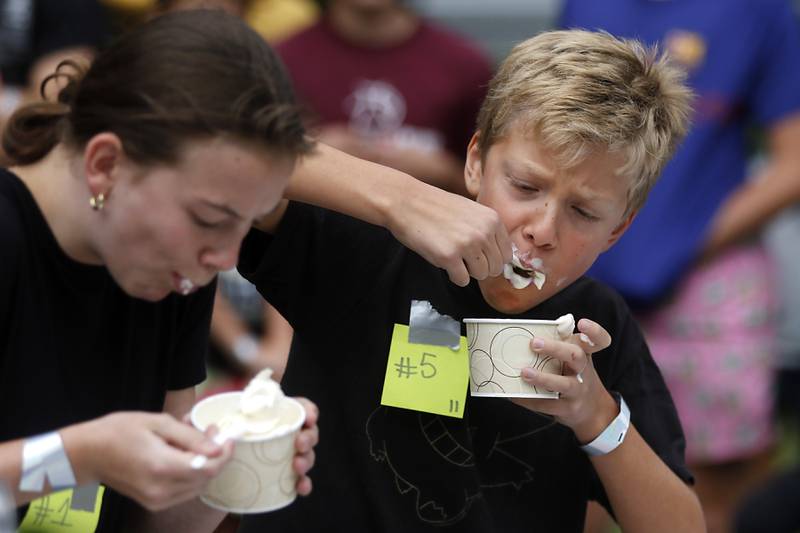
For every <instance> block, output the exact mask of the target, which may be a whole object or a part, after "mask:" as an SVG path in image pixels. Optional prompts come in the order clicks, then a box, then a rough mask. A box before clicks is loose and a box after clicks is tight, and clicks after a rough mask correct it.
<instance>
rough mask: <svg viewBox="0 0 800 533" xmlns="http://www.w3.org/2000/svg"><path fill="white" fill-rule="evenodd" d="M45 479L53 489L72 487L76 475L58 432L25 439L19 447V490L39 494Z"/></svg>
mask: <svg viewBox="0 0 800 533" xmlns="http://www.w3.org/2000/svg"><path fill="white" fill-rule="evenodd" d="M45 478H47V480H48V481H49V482H50V487H52V488H53V489H54V490H59V489H64V488H68V487H74V486H75V484H76V483H75V474H74V473H73V472H72V465H71V464H70V462H69V457H67V452H66V451H64V442H63V441H62V440H61V435H59V434H58V432H57V431H53V432H51V433H45V434H43V435H38V436H36V437H31V438H29V439H26V440H25V442H24V443H23V445H22V475H21V476H20V481H19V490H20V491H25V492H42V490H44V481H45Z"/></svg>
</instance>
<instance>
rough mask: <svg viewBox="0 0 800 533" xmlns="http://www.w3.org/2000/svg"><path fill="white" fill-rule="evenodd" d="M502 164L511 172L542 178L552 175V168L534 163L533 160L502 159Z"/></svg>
mask: <svg viewBox="0 0 800 533" xmlns="http://www.w3.org/2000/svg"><path fill="white" fill-rule="evenodd" d="M503 165H504V166H505V167H506V168H505V170H506V172H511V173H512V174H522V175H524V176H541V177H544V178H552V177H553V176H554V173H553V171H552V170H550V169H548V168H546V167H544V166H542V165H540V164H538V163H536V162H535V161H504V162H503Z"/></svg>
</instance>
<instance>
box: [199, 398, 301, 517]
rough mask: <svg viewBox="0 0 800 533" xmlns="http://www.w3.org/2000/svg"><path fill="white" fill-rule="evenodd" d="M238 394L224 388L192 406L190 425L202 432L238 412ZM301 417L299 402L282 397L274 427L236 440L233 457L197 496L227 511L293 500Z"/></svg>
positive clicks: (280, 504)
mask: <svg viewBox="0 0 800 533" xmlns="http://www.w3.org/2000/svg"><path fill="white" fill-rule="evenodd" d="M241 394H242V393H241V392H226V393H222V394H216V395H214V396H209V397H208V398H205V399H204V400H202V401H200V402H199V403H197V405H195V406H194V408H192V412H191V415H190V418H191V421H192V424H193V425H194V426H195V427H196V428H197V429H199V430H200V431H205V429H206V428H207V427H208V426H210V425H211V424H216V423H218V422H219V421H220V420H221V419H222V417H224V416H225V415H227V414H229V413H233V412H236V411H237V409H238V407H239V397H240V396H241ZM305 418H306V412H305V410H304V409H303V406H302V405H301V404H300V402H298V401H297V400H294V399H292V398H286V399H285V401H284V402H282V403H281V413H280V421H279V423H278V428H279V429H278V431H277V432H273V433H271V434H269V435H267V436H266V437H261V436H258V437H252V436H244V437H241V438H238V439H236V440H235V442H236V446H235V448H234V451H233V457H232V458H231V460H230V462H228V463H227V464H226V465H225V466H224V467H223V469H222V470H221V471H220V473H219V475H217V476H216V477H215V478H213V479H212V480H211V481H210V482H209V483H208V485H207V486H206V490H205V491H204V492H203V494H201V495H200V499H201V500H203V502H205V503H206V505H209V506H211V507H214V508H216V509H220V510H223V511H228V512H231V513H264V512H267V511H274V510H275V509H280V508H281V507H286V506H287V505H289V504H290V503H292V502H293V501H294V500H295V498H296V497H297V492H296V490H295V486H296V485H297V474H295V472H294V469H293V468H292V459H293V458H294V455H295V445H294V441H295V437H296V436H297V433H298V432H299V431H300V427H301V426H302V425H303V422H304V421H305ZM280 426H284V427H283V429H280Z"/></svg>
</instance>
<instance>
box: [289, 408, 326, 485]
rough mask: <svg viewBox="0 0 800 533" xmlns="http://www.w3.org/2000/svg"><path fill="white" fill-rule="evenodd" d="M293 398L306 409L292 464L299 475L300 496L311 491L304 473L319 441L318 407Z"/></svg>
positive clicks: (312, 458)
mask: <svg viewBox="0 0 800 533" xmlns="http://www.w3.org/2000/svg"><path fill="white" fill-rule="evenodd" d="M295 400H297V401H298V402H300V403H301V404H303V408H304V409H305V410H306V421H305V422H304V423H303V427H302V428H301V429H300V433H299V434H298V435H297V439H296V440H295V448H296V450H297V453H296V454H295V456H294V462H293V463H292V466H293V467H294V471H295V472H296V473H297V475H298V476H299V479H298V480H297V493H298V494H300V495H301V496H308V495H309V494H310V493H311V479H310V478H309V477H308V476H307V475H306V474H307V473H308V471H309V470H311V468H312V467H313V466H314V460H315V456H314V446H316V445H317V443H318V442H319V428H318V427H317V420H318V419H319V409H318V408H317V406H316V405H315V404H314V403H312V402H311V401H309V400H307V399H306V398H295Z"/></svg>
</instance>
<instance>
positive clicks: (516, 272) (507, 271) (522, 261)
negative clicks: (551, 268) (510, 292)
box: [503, 242, 546, 290]
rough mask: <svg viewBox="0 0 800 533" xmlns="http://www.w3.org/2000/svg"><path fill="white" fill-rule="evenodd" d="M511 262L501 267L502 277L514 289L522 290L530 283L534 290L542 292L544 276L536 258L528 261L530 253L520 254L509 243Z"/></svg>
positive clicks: (540, 262) (512, 244) (538, 259)
mask: <svg viewBox="0 0 800 533" xmlns="http://www.w3.org/2000/svg"><path fill="white" fill-rule="evenodd" d="M511 254H512V255H511V262H510V263H506V264H505V265H504V266H503V277H504V278H506V279H507V280H508V281H509V282H510V283H511V285H513V286H514V288H515V289H524V288H526V287H527V286H528V285H530V284H531V283H533V284H534V285H536V288H537V289H539V290H542V286H544V282H545V280H546V276H545V274H544V272H542V271H541V270H540V269H541V268H542V260H541V259H540V258H538V257H534V258H532V259H528V257H529V256H530V252H525V253H520V252H519V249H518V248H517V246H516V245H515V244H514V243H513V242H512V243H511Z"/></svg>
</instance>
